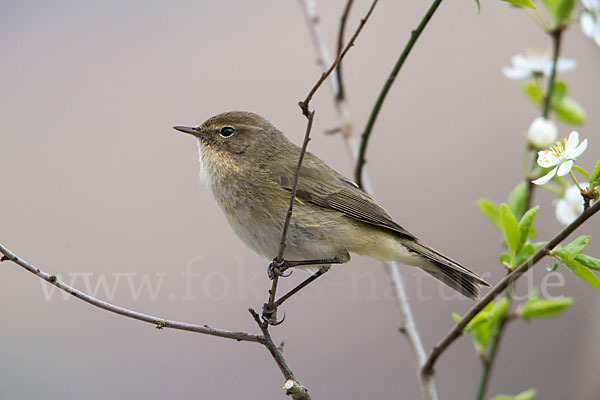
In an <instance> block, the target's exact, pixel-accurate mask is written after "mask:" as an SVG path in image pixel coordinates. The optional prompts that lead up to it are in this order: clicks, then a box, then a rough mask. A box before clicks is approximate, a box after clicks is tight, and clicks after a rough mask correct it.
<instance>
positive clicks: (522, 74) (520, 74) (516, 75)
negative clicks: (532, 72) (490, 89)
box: [502, 67, 529, 79]
mask: <svg viewBox="0 0 600 400" xmlns="http://www.w3.org/2000/svg"><path fill="white" fill-rule="evenodd" d="M502 72H503V73H504V76H506V77H507V78H508V79H524V78H527V77H528V76H529V70H526V69H522V68H517V67H504V68H502Z"/></svg>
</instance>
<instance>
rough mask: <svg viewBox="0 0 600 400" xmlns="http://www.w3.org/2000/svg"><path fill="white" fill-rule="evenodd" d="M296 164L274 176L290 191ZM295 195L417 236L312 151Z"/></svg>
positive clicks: (396, 230)
mask: <svg viewBox="0 0 600 400" xmlns="http://www.w3.org/2000/svg"><path fill="white" fill-rule="evenodd" d="M295 170H296V168H295V167H291V166H290V165H289V164H288V165H287V168H286V167H282V168H281V169H279V170H274V171H272V172H273V179H274V180H276V181H277V182H278V183H279V184H280V185H281V186H282V187H283V188H284V189H286V190H288V191H290V192H291V190H292V188H293V180H294V174H295V172H296V171H295ZM296 197H297V198H298V199H299V200H302V201H305V202H309V203H312V204H314V205H317V206H319V207H323V208H326V209H330V210H335V211H338V212H341V213H343V214H344V215H346V216H348V217H350V218H353V219H355V220H358V221H362V222H365V223H367V224H371V225H375V226H379V227H381V228H385V229H389V230H391V231H393V232H396V233H398V234H400V235H402V236H404V237H406V238H409V239H416V237H415V236H414V235H413V234H411V233H410V232H408V231H407V230H406V229H404V228H403V227H401V226H400V225H398V224H397V223H396V222H394V220H393V219H392V217H391V216H390V215H389V214H388V213H387V211H385V210H384V209H383V208H382V207H381V206H379V204H377V203H376V202H375V201H374V200H373V199H372V198H371V197H370V196H369V195H368V194H367V193H365V192H364V191H363V190H361V189H360V188H359V187H358V186H357V185H356V184H355V183H354V182H352V181H350V180H349V179H347V178H345V177H344V176H343V175H341V174H339V173H337V172H336V171H334V170H333V169H331V168H330V167H328V166H327V165H326V164H325V163H324V162H323V161H321V160H319V159H318V158H317V157H316V156H314V155H313V154H311V153H306V159H305V161H304V163H303V164H302V168H301V169H300V176H299V180H298V189H297V191H296Z"/></svg>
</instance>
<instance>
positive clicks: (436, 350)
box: [421, 201, 600, 375]
mask: <svg viewBox="0 0 600 400" xmlns="http://www.w3.org/2000/svg"><path fill="white" fill-rule="evenodd" d="M598 210H600V201H599V202H596V203H594V205H592V206H591V207H590V208H588V209H587V210H585V211H584V212H583V213H582V214H581V215H580V216H579V217H577V219H575V221H573V222H571V224H570V225H568V226H566V227H565V228H564V229H563V230H561V231H560V232H558V234H556V236H554V237H553V238H552V239H551V240H550V241H549V242H548V243H546V244H545V245H544V246H542V247H541V248H539V249H538V251H537V252H536V253H535V254H534V255H533V256H532V257H531V258H529V259H528V260H527V261H525V262H524V263H522V264H521V265H519V266H518V267H517V268H516V269H515V270H514V271H513V272H511V273H510V274H509V275H507V276H506V277H505V278H504V279H502V280H501V281H500V282H498V283H497V284H496V286H494V287H493V288H492V289H491V290H490V291H489V292H488V293H487V294H486V295H485V296H483V297H482V298H481V299H480V300H479V301H478V302H477V303H475V304H474V305H473V307H471V309H470V310H469V311H468V312H467V313H466V314H465V316H464V317H463V319H461V320H460V322H458V323H457V324H456V325H455V326H454V327H453V328H452V329H450V331H449V332H448V333H447V334H446V335H445V336H444V337H443V338H442V340H440V341H439V343H438V344H436V345H435V346H434V347H433V350H432V351H431V353H430V354H429V357H428V358H427V361H426V362H425V365H424V366H423V369H422V371H421V373H422V374H423V375H429V374H432V373H433V367H434V365H435V363H436V361H437V359H438V358H439V356H440V355H441V354H442V353H443V352H444V351H445V350H446V349H447V348H448V346H450V345H451V344H452V343H453V342H454V341H455V340H456V339H457V338H458V337H459V336H461V335H462V332H463V329H464V328H465V326H467V324H468V323H469V322H470V321H471V320H472V319H473V318H475V317H476V316H477V314H479V312H480V311H481V310H483V308H484V307H485V306H486V305H487V304H488V303H490V302H491V301H492V300H494V298H496V296H497V295H498V294H500V292H502V291H503V290H504V289H506V288H507V287H508V285H509V284H511V283H512V282H514V281H515V280H517V279H519V277H520V276H521V275H523V274H524V273H525V272H527V271H528V270H529V269H530V268H531V267H533V266H534V265H535V264H536V263H537V262H538V261H540V260H541V259H542V258H544V256H546V255H547V254H548V253H549V252H550V251H551V250H552V249H553V248H554V247H556V246H557V245H558V244H559V243H560V242H562V241H563V240H564V239H566V238H567V236H569V235H570V234H571V233H572V232H573V231H574V230H575V229H577V228H578V227H579V226H580V225H581V224H583V223H584V222H585V221H586V220H587V219H588V218H590V217H591V216H592V215H594V214H595V213H596V212H598Z"/></svg>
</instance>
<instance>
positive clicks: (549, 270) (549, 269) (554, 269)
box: [546, 258, 558, 272]
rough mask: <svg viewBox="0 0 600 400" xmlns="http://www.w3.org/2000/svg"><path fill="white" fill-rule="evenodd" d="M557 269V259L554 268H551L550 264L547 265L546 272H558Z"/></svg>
mask: <svg viewBox="0 0 600 400" xmlns="http://www.w3.org/2000/svg"><path fill="white" fill-rule="evenodd" d="M556 268H558V263H557V262H556V258H555V259H554V263H553V264H552V266H549V265H548V264H546V271H548V272H552V271H556Z"/></svg>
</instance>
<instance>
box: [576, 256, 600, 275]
mask: <svg viewBox="0 0 600 400" xmlns="http://www.w3.org/2000/svg"><path fill="white" fill-rule="evenodd" d="M575 261H577V262H579V263H581V264H583V265H584V266H585V267H587V268H589V269H595V270H597V271H600V260H598V259H597V258H595V257H591V256H586V255H585V254H577V255H576V256H575Z"/></svg>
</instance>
